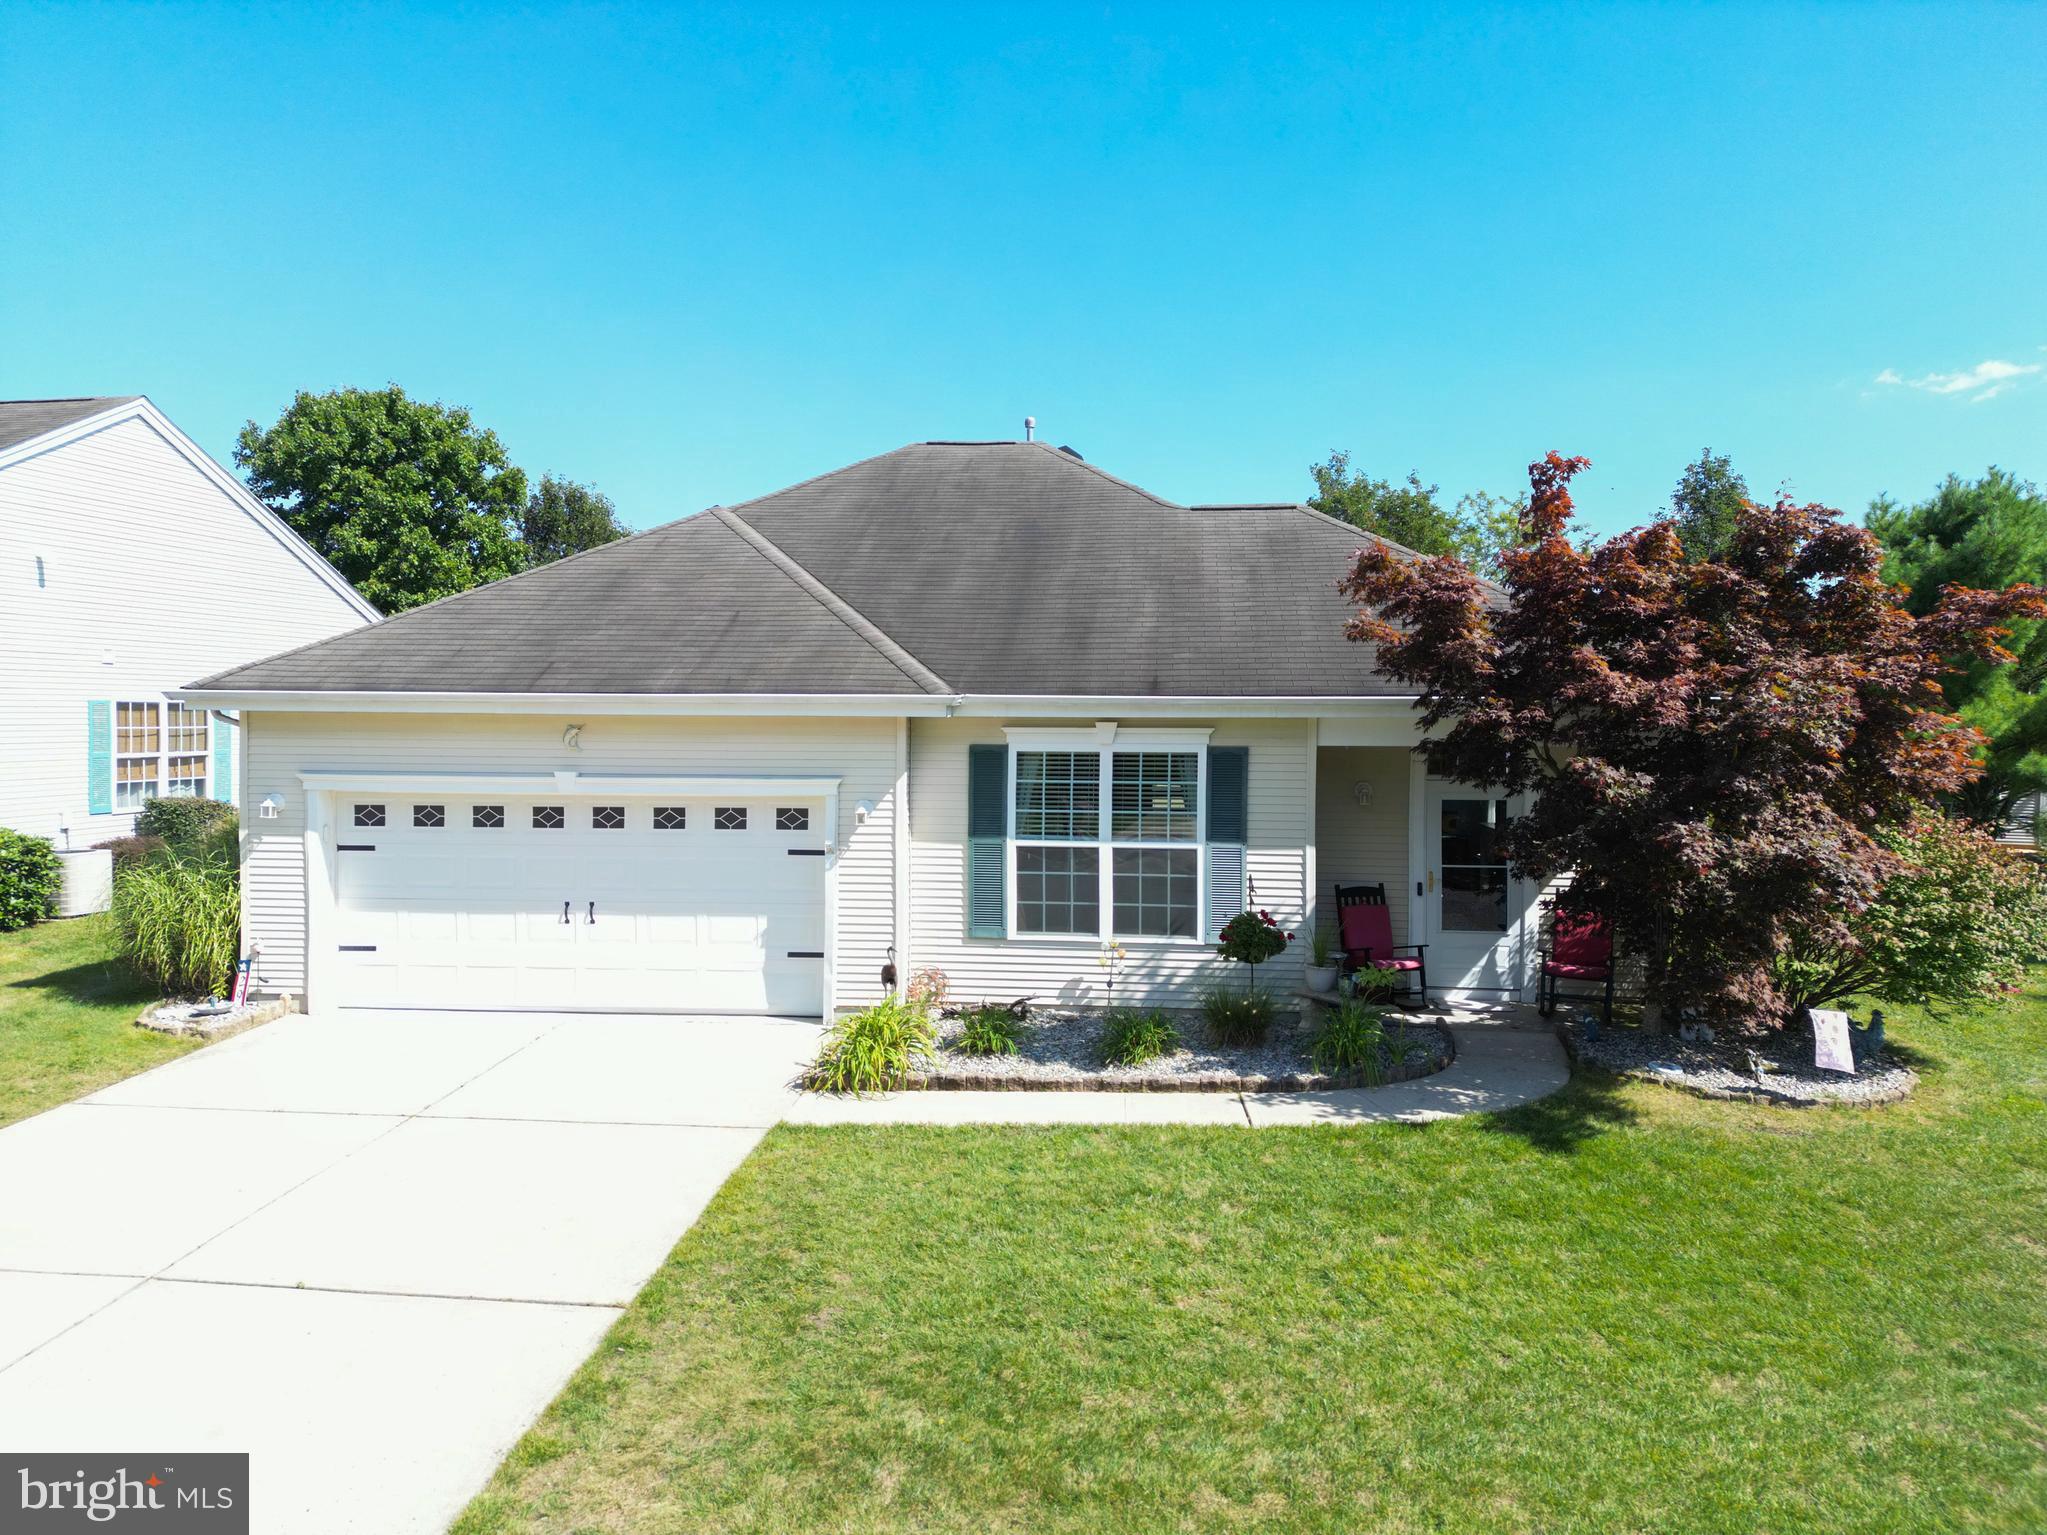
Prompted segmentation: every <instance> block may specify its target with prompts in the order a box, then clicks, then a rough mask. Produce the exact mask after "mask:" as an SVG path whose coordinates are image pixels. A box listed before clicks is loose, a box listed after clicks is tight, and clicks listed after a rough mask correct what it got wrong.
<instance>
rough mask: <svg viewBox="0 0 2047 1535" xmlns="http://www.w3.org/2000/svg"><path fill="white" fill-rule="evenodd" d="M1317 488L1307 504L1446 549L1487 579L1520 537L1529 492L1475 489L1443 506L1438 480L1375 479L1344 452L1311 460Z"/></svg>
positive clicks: (1412, 544) (1425, 548)
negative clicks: (1355, 466) (1324, 459)
mask: <svg viewBox="0 0 2047 1535" xmlns="http://www.w3.org/2000/svg"><path fill="white" fill-rule="evenodd" d="M1308 473H1310V474H1311V475H1313V476H1314V477H1315V494H1314V496H1313V497H1311V498H1310V499H1309V502H1308V504H1309V505H1310V506H1312V507H1314V508H1315V510H1317V511H1318V512H1326V513H1328V514H1329V515H1330V516H1331V517H1340V518H1342V519H1343V520H1344V521H1345V522H1348V523H1351V524H1353V525H1355V526H1357V527H1360V528H1362V529H1364V530H1365V531H1366V532H1367V533H1376V534H1378V535H1379V536H1380V537H1381V538H1388V539H1391V540H1392V541H1393V542H1394V543H1396V544H1400V545H1403V546H1404V547H1406V548H1409V549H1412V550H1414V551H1415V552H1416V553H1417V554H1447V555H1452V556H1454V557H1455V558H1457V559H1460V560H1462V561H1464V563H1465V564H1467V565H1469V566H1470V567H1471V568H1472V569H1473V570H1476V571H1477V572H1478V573H1479V574H1480V575H1483V576H1485V577H1487V578H1488V579H1490V578H1492V577H1494V576H1496V575H1497V574H1498V573H1499V568H1500V563H1499V561H1500V553H1501V551H1502V550H1505V549H1511V548H1513V547H1514V546H1515V545H1516V544H1518V543H1520V542H1521V514H1522V512H1523V511H1524V510H1526V508H1527V505H1528V500H1527V497H1525V496H1521V497H1507V496H1493V495H1489V494H1487V493H1486V492H1485V491H1482V490H1481V491H1473V492H1471V493H1470V494H1468V495H1466V496H1463V497H1461V498H1459V500H1458V501H1457V504H1456V505H1455V506H1453V507H1449V508H1445V507H1444V505H1443V503H1442V500H1441V496H1442V487H1441V486H1439V485H1424V484H1423V483H1422V480H1421V476H1420V475H1418V474H1415V473H1412V472H1410V473H1409V475H1408V477H1407V480H1406V483H1404V484H1399V485H1396V484H1394V483H1393V482H1392V481H1391V480H1379V479H1374V478H1373V477H1372V476H1371V475H1370V474H1367V473H1366V472H1365V471H1364V470H1362V469H1353V468H1352V467H1351V456H1350V454H1348V453H1345V452H1341V451H1339V452H1334V453H1331V454H1330V455H1329V460H1328V462H1327V463H1321V464H1313V465H1310V466H1309V469H1308Z"/></svg>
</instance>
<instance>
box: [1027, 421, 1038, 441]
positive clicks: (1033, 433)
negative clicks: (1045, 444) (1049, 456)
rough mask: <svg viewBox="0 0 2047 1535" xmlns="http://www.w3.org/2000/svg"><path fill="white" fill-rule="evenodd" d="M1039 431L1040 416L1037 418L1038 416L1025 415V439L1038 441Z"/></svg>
mask: <svg viewBox="0 0 2047 1535" xmlns="http://www.w3.org/2000/svg"><path fill="white" fill-rule="evenodd" d="M1037 433H1038V418H1037V417H1036V416H1025V417H1024V441H1025V442H1035V441H1037Z"/></svg>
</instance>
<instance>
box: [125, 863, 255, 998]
mask: <svg viewBox="0 0 2047 1535" xmlns="http://www.w3.org/2000/svg"><path fill="white" fill-rule="evenodd" d="M114 924H115V926H116V928H117V929H118V931H119V932H120V935H121V951H122V952H123V953H124V954H126V955H127V956H128V961H129V963H130V964H132V965H134V967H135V968H136V970H137V971H139V972H140V973H141V974H142V975H143V976H144V977H145V978H147V979H148V980H150V981H153V982H154V983H155V984H156V985H157V986H158V987H160V988H161V989H162V991H163V994H164V995H165V996H167V997H206V996H218V995H221V994H223V993H224V992H225V991H226V990H227V986H228V982H229V981H230V979H231V978H232V977H233V975H234V971H235V960H236V958H237V957H238V955H239V952H240V948H241V937H242V887H241V879H240V877H239V875H238V873H237V871H236V869H235V866H234V865H233V864H231V863H225V862H221V861H218V860H200V859H185V858H178V857H175V856H165V857H158V858H149V859H145V860H144V861H142V862H140V863H131V864H129V865H128V866H127V867H126V868H124V869H122V870H121V871H120V872H119V873H118V874H116V875H115V876H114Z"/></svg>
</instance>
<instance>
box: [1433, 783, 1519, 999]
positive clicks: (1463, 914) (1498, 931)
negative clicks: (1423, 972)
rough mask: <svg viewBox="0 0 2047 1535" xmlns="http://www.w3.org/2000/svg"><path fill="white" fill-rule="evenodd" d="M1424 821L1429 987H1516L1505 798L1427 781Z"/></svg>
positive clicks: (1497, 990)
mask: <svg viewBox="0 0 2047 1535" xmlns="http://www.w3.org/2000/svg"><path fill="white" fill-rule="evenodd" d="M1424 824H1425V826H1426V836H1427V838H1428V844H1427V846H1428V873H1427V876H1426V880H1425V884H1426V888H1427V894H1426V897H1425V902H1426V907H1427V912H1428V925H1429V948H1428V962H1429V986H1430V989H1431V990H1432V991H1444V992H1451V993H1457V992H1479V993H1494V994H1501V993H1512V992H1518V991H1519V990H1520V988H1521V978H1520V976H1521V965H1520V949H1519V933H1520V928H1521V924H1520V921H1519V917H1520V904H1521V903H1520V901H1519V899H1518V886H1519V881H1517V880H1515V879H1513V878H1511V877H1510V876H1509V875H1508V873H1507V865H1506V861H1505V860H1504V859H1503V858H1501V856H1500V851H1499V846H1500V835H1501V833H1502V832H1504V831H1505V830H1506V828H1507V801H1506V800H1505V799H1504V798H1502V797H1500V796H1498V795H1488V794H1487V793H1486V792H1485V791H1484V790H1482V789H1469V788H1465V787H1464V786H1463V785H1461V784H1449V783H1431V784H1430V785H1429V786H1428V819H1427V821H1426V822H1425V823H1424Z"/></svg>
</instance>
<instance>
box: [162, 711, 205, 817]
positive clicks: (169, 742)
mask: <svg viewBox="0 0 2047 1535" xmlns="http://www.w3.org/2000/svg"><path fill="white" fill-rule="evenodd" d="M206 727H207V720H206V711H205V710H204V709H188V708H186V707H185V705H183V704H165V705H164V758H165V761H164V793H166V794H168V795H170V796H172V797H173V798H184V799H204V798H206V760H207V759H206V747H207V740H206Z"/></svg>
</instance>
